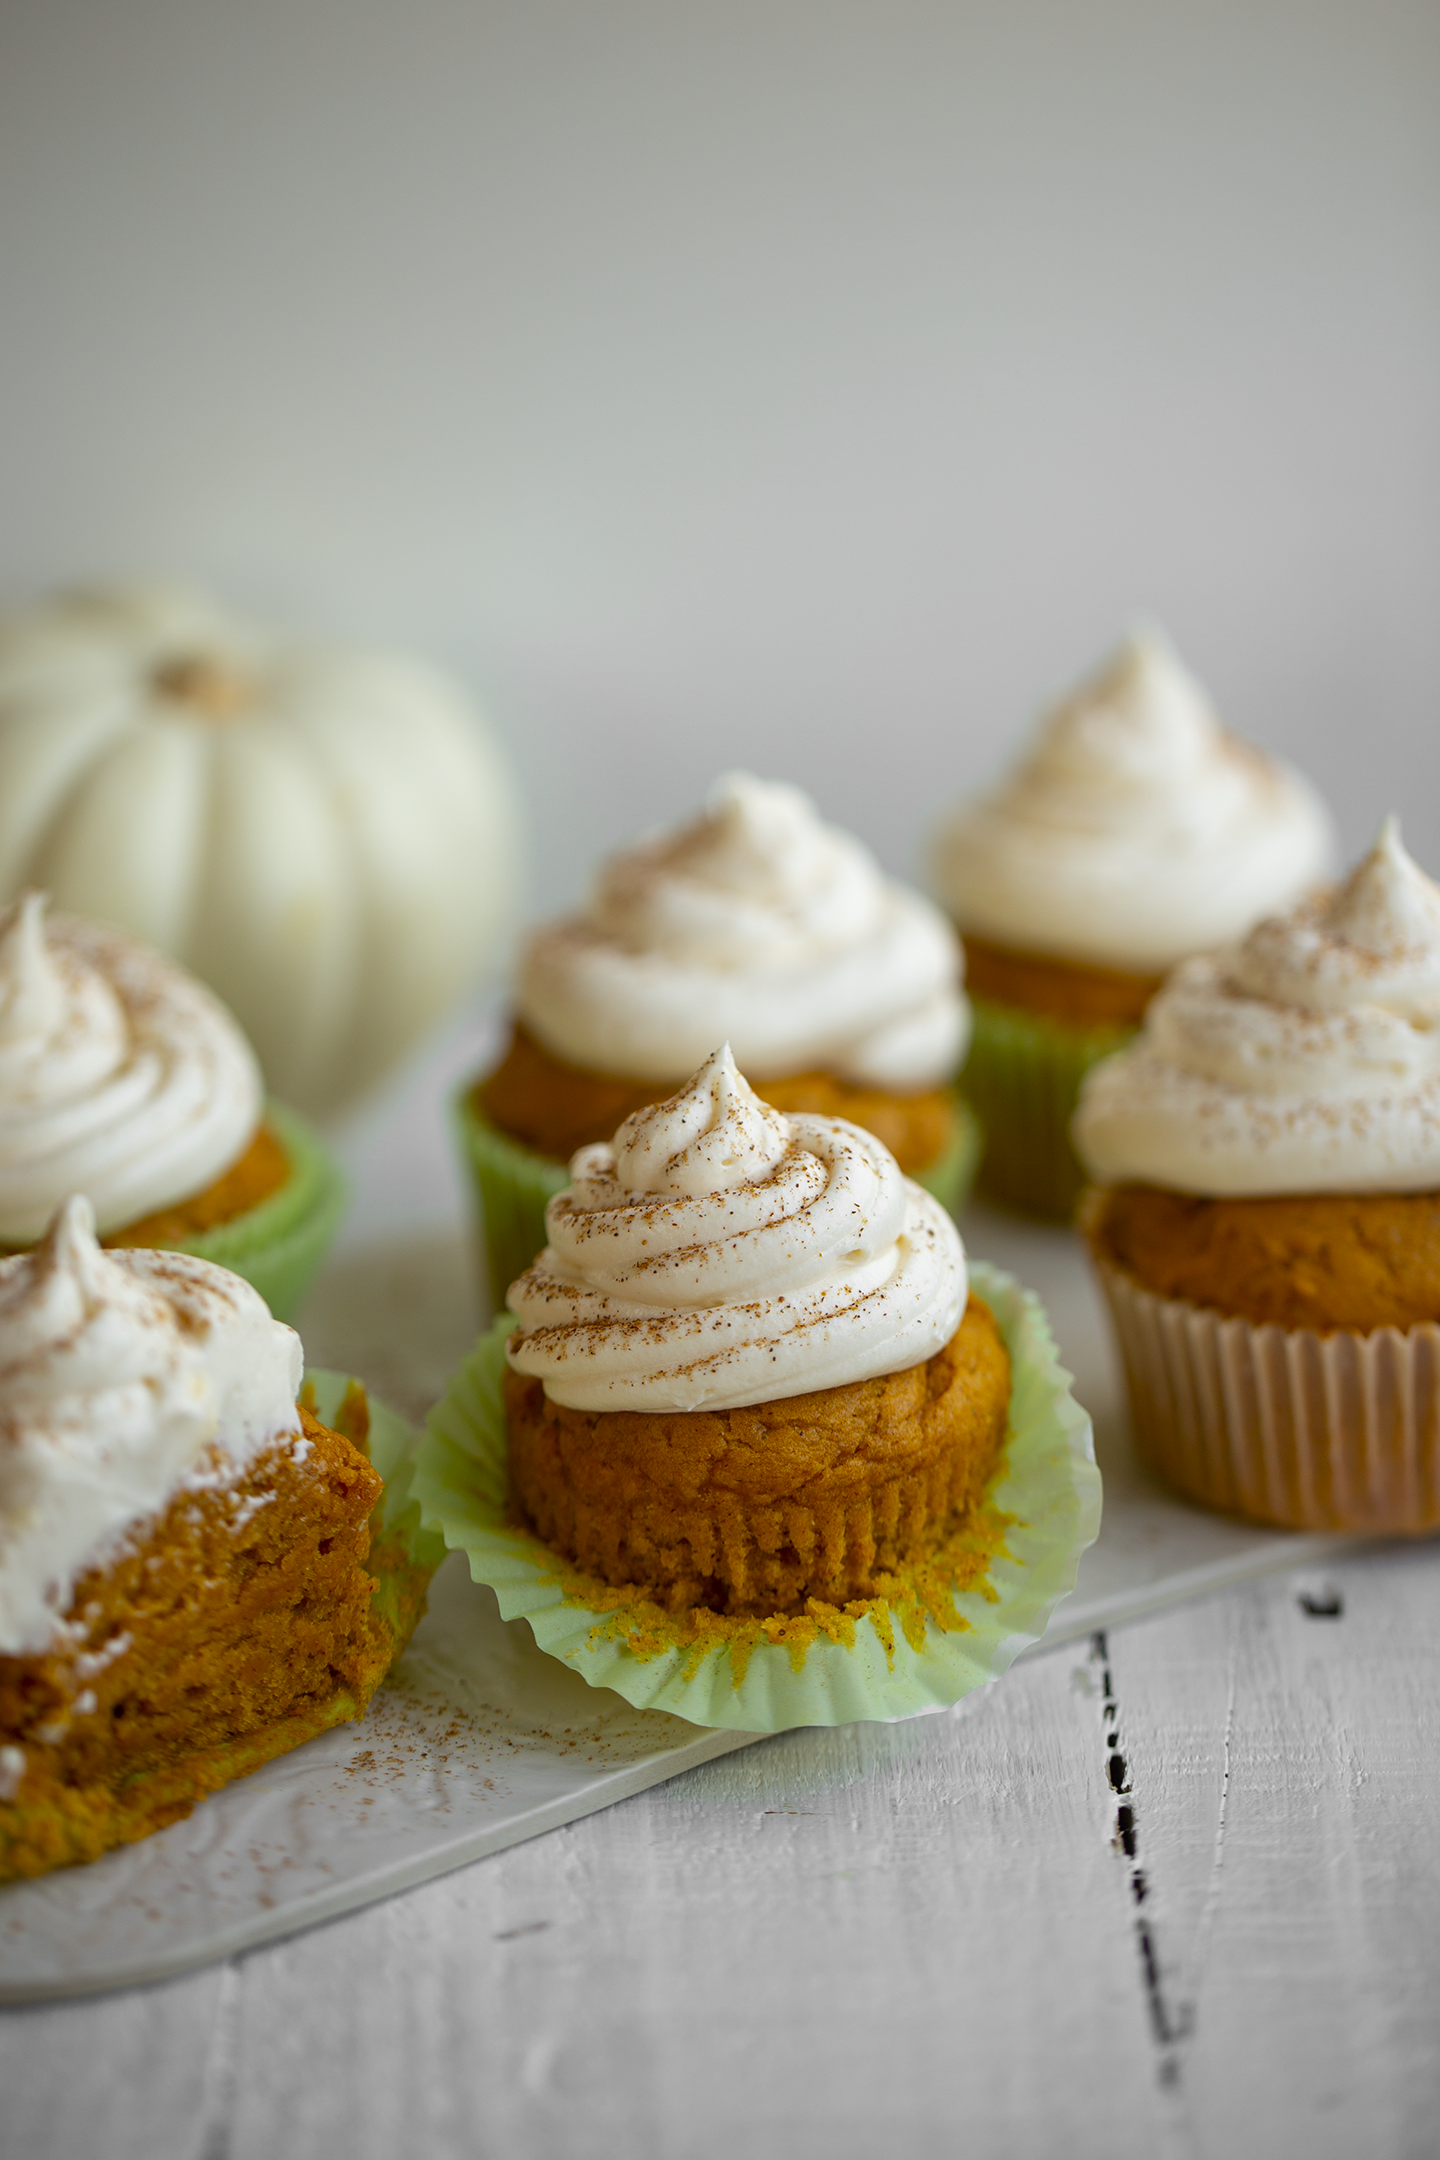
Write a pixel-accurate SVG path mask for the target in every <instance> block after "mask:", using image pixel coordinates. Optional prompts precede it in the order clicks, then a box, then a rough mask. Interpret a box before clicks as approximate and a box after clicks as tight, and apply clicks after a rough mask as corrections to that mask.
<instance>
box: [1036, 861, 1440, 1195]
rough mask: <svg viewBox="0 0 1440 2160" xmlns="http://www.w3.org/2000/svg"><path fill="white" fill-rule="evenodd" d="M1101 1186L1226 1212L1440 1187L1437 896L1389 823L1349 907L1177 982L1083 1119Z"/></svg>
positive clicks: (1105, 1072) (1274, 922) (1344, 893)
mask: <svg viewBox="0 0 1440 2160" xmlns="http://www.w3.org/2000/svg"><path fill="white" fill-rule="evenodd" d="M1074 1130H1075V1141H1076V1146H1077V1148H1078V1150H1079V1152H1080V1154H1081V1156H1082V1159H1083V1160H1084V1161H1085V1163H1086V1165H1087V1167H1088V1169H1089V1170H1090V1172H1091V1174H1092V1176H1095V1177H1097V1178H1100V1179H1102V1180H1104V1181H1106V1182H1110V1183H1114V1182H1120V1181H1124V1180H1133V1181H1143V1182H1148V1183H1152V1184H1157V1185H1163V1186H1168V1187H1171V1188H1173V1189H1175V1190H1178V1191H1182V1192H1192V1193H1203V1194H1210V1195H1213V1196H1215V1197H1241V1196H1244V1195H1246V1194H1264V1193H1276V1194H1278V1193H1304V1192H1422V1191H1429V1190H1430V1189H1432V1188H1433V1187H1436V1186H1440V888H1437V887H1436V886H1435V885H1434V884H1433V883H1432V882H1431V881H1430V879H1429V878H1427V877H1425V876H1424V875H1423V873H1422V872H1421V871H1420V870H1419V869H1417V867H1416V865H1415V864H1414V863H1413V862H1412V861H1411V859H1410V857H1409V856H1408V855H1407V854H1406V852H1405V850H1404V848H1403V846H1402V845H1401V841H1400V835H1399V828H1398V826H1397V825H1396V823H1395V821H1394V820H1393V819H1391V820H1389V821H1388V822H1387V823H1386V825H1385V827H1384V828H1383V829H1382V831H1381V834H1380V836H1379V839H1378V840H1377V842H1376V844H1375V846H1374V848H1373V849H1372V850H1371V852H1370V853H1369V855H1367V856H1366V857H1365V859H1364V860H1363V861H1362V862H1361V863H1360V864H1359V865H1358V867H1357V868H1356V869H1355V871H1354V872H1353V873H1352V875H1351V876H1350V878H1349V879H1348V880H1347V881H1346V883H1345V884H1344V885H1342V886H1341V887H1340V888H1339V889H1338V890H1336V891H1334V892H1330V893H1326V894H1322V895H1320V896H1318V897H1317V898H1315V899H1312V900H1310V901H1308V902H1306V903H1304V904H1302V905H1301V906H1300V907H1299V908H1297V909H1295V910H1294V911H1293V912H1292V913H1291V914H1290V915H1287V916H1280V917H1274V918H1271V919H1269V920H1267V921H1265V922H1262V923H1260V924H1259V925H1258V926H1257V927H1256V928H1255V929H1254V930H1253V931H1252V932H1251V933H1250V935H1249V936H1248V937H1247V938H1246V939H1245V940H1244V942H1243V943H1242V944H1241V945H1240V946H1238V947H1236V948H1234V949H1232V950H1228V951H1222V952H1219V953H1215V954H1212V955H1208V956H1206V957H1204V958H1201V959H1197V960H1192V961H1188V962H1186V963H1185V965H1184V966H1182V967H1180V968H1177V969H1176V971H1175V973H1174V974H1173V975H1172V976H1171V978H1170V980H1169V981H1168V983H1167V984H1166V986H1165V988H1164V990H1163V991H1162V992H1161V993H1160V995H1159V997H1157V998H1156V1000H1155V1001H1154V1003H1153V1004H1152V1005H1151V1007H1150V1012H1149V1016H1148V1018H1147V1021H1146V1025H1145V1029H1144V1032H1143V1034H1142V1035H1141V1036H1140V1037H1139V1038H1138V1040H1137V1041H1136V1042H1135V1043H1134V1044H1133V1045H1132V1046H1131V1047H1130V1048H1128V1049H1126V1050H1125V1051H1122V1052H1121V1053H1120V1054H1119V1056H1117V1057H1115V1058H1112V1059H1109V1060H1107V1061H1106V1063H1105V1064H1104V1065H1101V1066H1099V1067H1097V1068H1096V1070H1095V1071H1094V1072H1093V1073H1092V1074H1091V1076H1090V1078H1089V1080H1088V1081H1087V1083H1086V1086H1085V1089H1084V1092H1083V1094H1082V1097H1081V1103H1080V1108H1079V1110H1078V1111H1077V1113H1076V1118H1075V1127H1074Z"/></svg>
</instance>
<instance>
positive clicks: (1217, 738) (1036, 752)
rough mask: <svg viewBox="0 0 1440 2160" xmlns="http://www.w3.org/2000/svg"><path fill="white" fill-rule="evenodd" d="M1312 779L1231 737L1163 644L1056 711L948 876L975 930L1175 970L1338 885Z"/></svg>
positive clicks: (1080, 955)
mask: <svg viewBox="0 0 1440 2160" xmlns="http://www.w3.org/2000/svg"><path fill="white" fill-rule="evenodd" d="M1331 844H1332V843H1331V827H1330V819H1329V816H1328V814H1327V812H1326V810H1325V808H1324V805H1323V804H1322V802H1321V801H1320V798H1319V796H1318V795H1317V794H1316V792H1315V790H1314V789H1313V788H1312V787H1311V786H1310V784H1309V782H1308V781H1307V780H1304V779H1302V778H1301V776H1300V774H1299V773H1297V772H1295V771H1293V770H1292V769H1291V767H1289V766H1288V765H1285V764H1282V763H1281V762H1280V761H1279V760H1278V759H1276V758H1271V757H1268V756H1266V755H1265V754H1264V753H1263V752H1262V751H1260V750H1257V749H1255V748H1254V747H1253V746H1252V745H1251V744H1249V743H1245V742H1242V741H1241V740H1240V739H1239V738H1238V737H1237V736H1235V735H1232V734H1230V733H1229V732H1228V731H1227V730H1226V729H1225V728H1223V727H1222V726H1221V724H1220V722H1219V720H1218V719H1217V718H1216V716H1215V713H1214V711H1213V709H1212V708H1211V705H1210V701H1209V699H1208V698H1207V696H1206V694H1205V692H1204V691H1203V690H1202V689H1201V687H1200V685H1199V684H1198V683H1197V682H1196V681H1195V679H1194V677H1193V676H1192V675H1191V674H1190V673H1189V671H1188V670H1187V669H1186V668H1185V667H1183V666H1182V665H1181V663H1180V661H1179V659H1178V658H1177V657H1176V655H1175V652H1174V650H1173V649H1172V647H1171V645H1170V643H1169V641H1168V639H1167V638H1165V637H1164V635H1163V634H1162V633H1160V632H1159V631H1154V630H1150V631H1140V632H1136V633H1134V634H1132V635H1131V636H1130V637H1128V638H1126V639H1125V641H1124V642H1123V643H1122V644H1121V646H1120V647H1119V649H1118V650H1117V651H1116V652H1115V654H1114V655H1113V656H1112V657H1111V658H1110V660H1109V661H1107V663H1106V664H1105V666H1104V667H1103V668H1102V669H1101V670H1100V672H1099V674H1098V675H1096V676H1095V677H1094V678H1093V680H1091V681H1089V682H1087V683H1085V684H1084V685H1083V686H1082V687H1081V688H1080V689H1079V690H1077V691H1075V692H1074V693H1073V694H1072V695H1071V696H1069V697H1067V698H1065V699H1063V700H1062V701H1061V702H1060V703H1059V704H1057V705H1056V706H1054V707H1053V708H1052V709H1051V710H1050V712H1049V713H1048V714H1047V715H1046V716H1045V717H1044V719H1043V720H1042V723H1041V726H1040V730H1039V734H1038V737H1037V739H1036V741H1035V742H1034V744H1033V746H1032V748H1031V750H1030V752H1029V754H1028V755H1027V756H1026V757H1025V759H1024V760H1023V762H1022V763H1021V764H1020V766H1019V768H1018V769H1017V770H1016V771H1015V772H1014V773H1013V774H1012V775H1011V776H1010V777H1009V778H1008V779H1007V780H1006V781H1005V782H1004V783H1003V784H1002V785H1001V786H1000V787H999V788H998V789H997V790H996V791H995V792H994V793H993V794H991V795H989V796H987V797H984V798H983V799H981V800H980V801H978V802H975V803H970V804H967V805H964V806H963V807H962V808H961V809H960V810H959V811H958V812H957V813H956V814H955V816H954V817H952V818H951V820H950V821H949V823H948V824H947V825H946V826H945V827H944V828H943V829H942V831H941V833H940V836H939V839H938V842H937V844H936V848H935V854H934V881H935V886H936V889H937V891H938V892H939V893H940V896H941V898H942V899H943V900H944V901H945V903H946V905H947V906H948V907H949V908H950V910H951V912H952V914H953V915H954V916H955V919H956V921H957V922H958V923H959V924H960V927H961V929H962V931H968V932H970V933H971V934H972V935H973V936H976V937H981V938H987V939H989V940H991V941H992V942H994V943H996V944H1001V945H1008V946H1011V947H1014V948H1018V949H1019V950H1021V951H1023V952H1033V953H1037V954H1041V955H1044V956H1045V957H1047V958H1050V959H1056V960H1073V961H1079V962H1081V963H1086V964H1089V965H1091V966H1094V967H1110V968H1117V969H1121V970H1125V971H1128V972H1132V973H1135V974H1160V973H1163V972H1164V970H1165V969H1166V968H1169V967H1171V966H1173V965H1174V963H1175V962H1176V961H1177V960H1181V959H1184V958H1186V957H1187V956H1188V955H1189V954H1191V953H1195V952H1203V951H1206V950H1207V949H1208V948H1210V947H1212V946H1215V945H1221V944H1225V943H1227V942H1228V941H1229V940H1231V939H1233V938H1237V937H1240V936H1242V935H1243V934H1244V932H1245V931H1246V930H1248V929H1249V927H1250V925H1251V924H1252V923H1253V922H1255V921H1257V920H1258V919H1259V917H1260V916H1262V915H1266V914H1269V913H1271V912H1272V911H1274V910H1275V909H1277V908H1284V907H1289V906H1290V905H1291V904H1292V903H1293V902H1294V901H1296V900H1298V899H1300V898H1301V897H1302V896H1303V895H1304V894H1305V893H1306V892H1307V891H1309V890H1310V889H1311V888H1312V887H1313V886H1314V885H1316V884H1317V883H1318V881H1319V880H1320V879H1321V878H1322V877H1324V876H1325V874H1326V871H1327V869H1328V866H1329V863H1330V860H1331Z"/></svg>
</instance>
